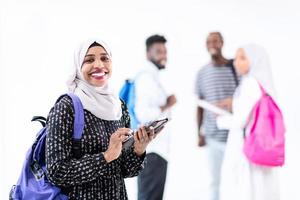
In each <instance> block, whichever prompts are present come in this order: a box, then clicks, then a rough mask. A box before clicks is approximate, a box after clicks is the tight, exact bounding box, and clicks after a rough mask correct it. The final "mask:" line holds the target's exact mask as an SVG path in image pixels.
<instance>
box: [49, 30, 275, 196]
mask: <svg viewBox="0 0 300 200" xmlns="http://www.w3.org/2000/svg"><path fill="white" fill-rule="evenodd" d="M166 42H167V40H166V38H165V37H164V36H161V35H152V36H150V37H149V38H148V39H147V40H146V57H147V61H146V62H145V65H144V66H143V67H141V69H140V71H139V72H138V73H137V75H136V76H135V80H134V81H135V95H136V103H135V113H136V116H137V118H138V120H139V122H140V123H141V124H146V123H148V122H150V121H153V120H155V119H158V118H164V117H170V114H171V109H172V107H173V106H174V105H175V104H176V102H177V99H176V97H175V95H174V93H173V92H172V91H169V88H167V87H165V86H164V83H163V82H162V81H161V72H162V71H163V69H165V67H166V63H167V48H166ZM206 45H207V50H208V52H209V54H210V55H211V62H209V64H208V65H206V66H204V67H202V68H201V69H200V71H199V73H198V74H197V77H196V87H195V89H196V90H195V91H196V94H197V96H198V97H199V98H200V99H203V100H206V101H208V102H210V103H212V104H215V105H216V106H218V107H220V108H222V109H225V110H227V111H228V112H231V113H232V119H230V121H231V122H232V123H230V126H229V125H228V127H220V126H218V121H222V120H223V119H222V116H216V114H214V113H212V112H210V111H207V110H204V109H203V108H201V107H198V108H197V123H198V131H197V132H198V133H199V134H198V135H199V140H198V145H199V146H201V147H202V146H205V147H206V151H207V158H208V163H209V169H210V171H211V184H210V185H211V187H210V200H219V199H222V200H234V199H236V200H267V199H272V200H276V199H278V194H277V193H278V188H277V187H278V184H277V181H276V173H275V169H273V168H267V167H262V166H255V165H253V164H251V163H250V162H249V161H247V159H246V158H245V157H244V155H243V152H242V150H241V145H242V142H243V129H244V126H245V123H246V121H247V118H248V116H249V115H250V112H251V110H252V108H253V106H254V104H255V102H256V101H257V100H258V99H259V97H260V95H261V91H260V85H261V86H262V87H264V88H265V90H266V91H267V92H268V94H269V95H272V96H274V93H275V92H274V88H273V83H272V77H271V71H270V70H271V69H270V65H269V62H268V56H267V54H266V52H265V50H264V49H263V48H262V47H260V46H257V45H246V46H242V47H241V48H239V49H238V50H237V53H236V57H235V59H234V60H233V59H226V58H224V56H223V55H222V47H223V37H222V35H221V33H219V32H211V33H210V34H209V35H208V37H207V43H206ZM112 72H113V67H112V54H111V52H110V49H109V47H108V46H107V44H106V43H105V42H103V41H101V40H94V39H92V40H88V41H85V42H83V43H82V44H81V46H80V47H79V48H78V50H77V51H76V52H75V56H74V73H73V75H72V76H71V77H70V79H69V80H68V82H67V83H68V88H69V91H70V92H73V93H74V94H75V95H77V96H78V97H79V98H80V100H81V102H82V104H83V107H84V120H85V126H84V131H83V137H82V139H81V140H80V143H81V145H80V146H81V157H80V158H75V157H74V156H73V152H72V129H73V128H72V127H73V124H74V122H73V121H74V108H73V105H72V101H71V99H70V98H69V97H68V96H65V97H64V98H62V99H61V100H60V101H59V102H58V103H56V104H55V106H54V107H53V108H52V109H51V111H50V113H49V116H48V118H47V129H48V132H49V133H48V135H47V140H46V155H45V156H46V166H47V171H48V174H47V176H48V178H49V181H51V182H52V183H53V184H55V185H57V186H59V187H60V188H62V192H63V193H64V194H66V195H67V196H68V197H69V199H101V200H118V199H119V200H125V199H128V197H127V193H126V188H125V183H124V179H125V178H127V177H134V176H138V200H160V199H163V193H164V186H165V181H166V175H167V166H168V151H169V143H170V142H169V137H170V134H171V133H168V132H170V130H169V128H168V126H166V127H164V129H162V130H161V132H162V133H160V134H159V135H158V136H157V137H156V135H155V134H154V131H153V130H150V133H149V132H147V131H146V129H145V127H144V126H143V125H141V126H140V128H139V129H138V130H137V132H136V133H135V134H134V144H133V146H132V147H131V148H129V149H122V142H123V141H124V140H126V138H127V137H128V136H129V135H130V134H132V130H130V116H129V113H128V110H127V107H126V104H125V103H124V102H123V101H122V100H120V98H119V96H118V95H116V93H115V92H114V91H113V90H112V89H111V86H110V85H111V84H110V78H111V75H112ZM163 132H164V133H163Z"/></svg>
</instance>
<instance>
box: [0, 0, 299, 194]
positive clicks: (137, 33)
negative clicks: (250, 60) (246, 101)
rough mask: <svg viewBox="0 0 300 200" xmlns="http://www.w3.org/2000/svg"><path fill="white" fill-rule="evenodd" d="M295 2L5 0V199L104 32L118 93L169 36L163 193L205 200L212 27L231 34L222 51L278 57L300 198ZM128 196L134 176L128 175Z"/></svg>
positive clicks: (286, 185) (1, 109)
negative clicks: (203, 70)
mask: <svg viewBox="0 0 300 200" xmlns="http://www.w3.org/2000/svg"><path fill="white" fill-rule="evenodd" d="M299 8H300V6H299V4H298V3H297V1H296V0H295V1H288V0H285V1H283V0H281V1H274V0H264V1H262V0H261V1H258V0H245V1H239V0H228V1H224V0H223V1H222V0H202V1H197V0H185V1H174V0H173V1H172V0H165V1H162V0H151V1H146V0H132V1H130V0H127V1H114V0H112V1H104V0H98V1H88V0H85V1H79V0H73V1H55V0H54V1H33V0H27V1H26V2H25V1H15V0H10V1H5V2H4V1H0V89H1V90H0V91H1V93H0V95H1V98H0V103H1V104H0V105H1V106H0V156H1V157H0V199H7V195H8V191H9V189H10V187H11V185H13V184H14V183H15V182H16V181H17V177H18V175H19V172H20V169H21V165H22V162H23V159H24V156H25V152H26V150H27V149H28V147H29V146H30V144H31V142H32V141H33V139H34V136H35V133H36V131H37V130H38V129H39V128H40V127H39V125H37V124H32V123H31V122H30V119H31V117H32V116H33V115H37V114H40V115H45V116H46V115H47V113H48V111H49V109H50V108H51V106H52V105H53V103H54V101H55V99H56V98H57V97H58V95H60V94H62V93H63V92H65V90H66V87H65V81H66V78H67V75H68V71H69V66H70V64H71V61H72V53H73V50H74V48H75V46H76V45H77V43H78V41H81V40H82V39H86V38H87V37H90V36H97V37H101V38H103V39H104V40H105V41H107V43H108V44H109V45H110V46H111V47H112V51H113V62H114V63H113V66H114V68H113V70H114V72H113V80H112V82H113V83H114V86H115V88H116V89H118V88H119V87H120V86H121V84H122V82H123V80H124V79H125V78H127V77H129V76H131V75H132V74H134V73H135V72H136V70H138V68H139V66H140V65H141V63H142V62H143V60H144V59H145V47H144V46H145V45H144V42H145V39H146V38H147V37H148V36H149V35H151V34H154V33H159V34H163V35H165V36H166V37H167V39H168V52H169V62H168V68H169V73H170V79H169V80H170V82H171V83H172V87H173V89H174V91H175V93H176V95H177V97H178V100H179V102H178V105H177V106H176V107H175V109H174V113H173V114H174V115H173V121H172V129H173V132H172V145H171V147H172V148H171V159H170V165H169V172H168V180H167V185H166V194H165V199H167V200H174V199H175V200H177V199H189V200H190V199H191V200H196V199H205V196H206V195H207V186H206V184H207V182H208V175H207V167H206V164H207V163H206V160H205V157H204V151H205V149H199V148H197V147H196V143H197V140H196V129H195V127H196V123H195V107H196V100H195V96H194V94H193V87H194V79H195V73H196V72H197V70H199V68H200V67H201V66H202V65H204V64H205V63H207V62H208V60H209V57H208V55H207V53H206V49H205V38H206V36H207V33H208V32H209V31H214V30H219V31H221V32H222V33H223V34H224V37H225V47H224V54H225V55H226V56H227V57H233V56H234V53H235V50H236V49H237V47H238V46H239V45H242V44H245V43H248V42H255V43H258V44H261V45H263V46H265V47H266V49H267V50H268V52H269V53H270V57H271V61H272V67H273V72H274V79H275V84H276V87H277V91H278V97H279V100H280V104H281V106H282V108H283V110H284V114H285V117H286V123H287V128H288V132H287V159H286V165H285V166H284V168H282V170H281V183H282V184H281V186H282V187H281V195H282V199H284V200H290V199H300V194H299V192H298V191H299V179H300V170H299V169H300V161H299V160H300V159H299V156H298V152H299V151H300V145H299V141H300V134H299V131H300V125H299V124H300V123H299V122H297V117H296V116H297V114H298V113H299V112H300V106H299V105H298V102H299V101H300V95H299V92H298V91H299V89H298V87H299V85H300V84H299V82H300V75H299V72H300V70H299V67H300V66H299V62H298V58H299V46H300V39H299V35H300V29H299V22H300V13H299ZM127 187H128V191H129V196H130V199H135V198H136V185H135V180H134V179H131V180H128V181H127Z"/></svg>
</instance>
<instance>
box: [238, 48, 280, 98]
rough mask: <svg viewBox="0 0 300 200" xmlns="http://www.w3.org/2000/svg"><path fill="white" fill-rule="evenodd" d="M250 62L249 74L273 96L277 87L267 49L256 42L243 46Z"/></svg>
mask: <svg viewBox="0 0 300 200" xmlns="http://www.w3.org/2000/svg"><path fill="white" fill-rule="evenodd" d="M241 48H242V49H243V50H244V51H245V54H246V56H247V58H248V60H249V62H250V70H249V73H248V75H249V76H252V77H254V78H255V79H256V80H257V81H258V82H259V83H260V85H261V86H262V87H263V88H264V89H265V91H266V92H267V93H268V94H269V95H270V96H272V97H274V95H275V89H274V85H273V79H272V71H271V66H270V62H269V56H268V54H267V52H266V50H265V49H264V48H263V47H261V46H259V45H256V44H248V45H245V46H242V47H241Z"/></svg>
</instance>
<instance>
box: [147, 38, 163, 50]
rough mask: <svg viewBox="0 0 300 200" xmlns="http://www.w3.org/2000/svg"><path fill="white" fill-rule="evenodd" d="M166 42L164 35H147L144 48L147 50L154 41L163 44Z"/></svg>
mask: <svg viewBox="0 0 300 200" xmlns="http://www.w3.org/2000/svg"><path fill="white" fill-rule="evenodd" d="M166 42H167V40H166V38H165V37H164V36H162V35H152V36H150V37H148V39H147V40H146V49H147V51H148V50H149V49H150V47H151V46H152V45H153V44H154V43H163V44H165V43H166Z"/></svg>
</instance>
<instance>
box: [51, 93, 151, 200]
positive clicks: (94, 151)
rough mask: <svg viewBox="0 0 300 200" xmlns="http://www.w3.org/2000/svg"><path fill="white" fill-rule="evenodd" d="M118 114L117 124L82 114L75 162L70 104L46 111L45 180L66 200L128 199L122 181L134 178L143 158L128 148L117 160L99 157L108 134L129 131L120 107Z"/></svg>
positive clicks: (62, 103)
mask: <svg viewBox="0 0 300 200" xmlns="http://www.w3.org/2000/svg"><path fill="white" fill-rule="evenodd" d="M122 110H123V115H122V118H121V119H120V120H117V121H107V120H103V119H99V118H97V117H96V116H94V115H93V114H92V113H90V112H89V111H87V110H84V119H85V126H84V131H83V135H82V138H81V141H80V145H81V152H80V155H82V156H81V157H80V158H78V159H76V158H75V157H74V155H73V153H74V152H73V151H72V142H73V141H72V130H73V121H74V109H73V105H72V100H71V99H70V98H69V97H68V96H65V97H63V98H62V99H61V100H60V101H59V102H58V103H57V104H56V105H55V106H54V107H53V108H52V110H51V111H50V114H49V116H48V119H47V128H48V135H47V140H46V155H45V156H46V166H47V171H48V178H49V180H50V181H51V182H52V183H53V184H55V185H57V186H59V187H61V188H62V190H63V191H64V193H66V194H67V195H68V197H69V199H76V200H79V199H80V200H81V199H88V200H89V199H93V200H96V199H101V200H125V199H128V198H127V193H126V188H125V183H124V178H127V177H133V176H137V175H138V173H139V172H140V171H141V170H142V168H143V162H144V158H145V155H143V156H141V157H139V156H137V155H136V154H135V153H134V151H133V148H130V149H129V150H126V151H124V150H123V151H122V154H121V156H120V157H119V158H118V159H117V160H114V161H112V162H110V163H107V162H106V160H105V159H104V156H103V154H102V152H105V151H106V150H107V148H108V145H109V139H110V136H111V134H112V133H114V132H115V131H116V130H117V129H118V128H121V127H129V124H130V118H129V114H128V111H127V108H126V106H125V104H124V103H122Z"/></svg>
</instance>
